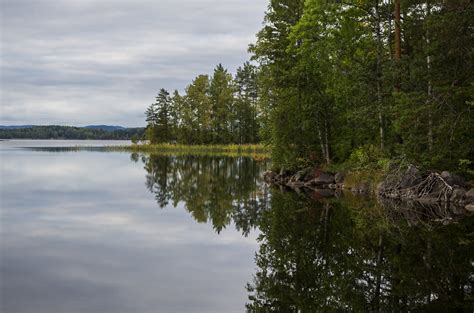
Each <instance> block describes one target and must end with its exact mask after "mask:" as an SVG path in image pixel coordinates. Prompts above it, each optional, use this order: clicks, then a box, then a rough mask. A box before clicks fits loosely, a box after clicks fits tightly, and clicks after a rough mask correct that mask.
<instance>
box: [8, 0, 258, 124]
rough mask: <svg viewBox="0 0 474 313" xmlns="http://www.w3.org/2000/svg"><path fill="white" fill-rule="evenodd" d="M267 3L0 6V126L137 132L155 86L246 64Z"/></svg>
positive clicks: (99, 1) (188, 0)
mask: <svg viewBox="0 0 474 313" xmlns="http://www.w3.org/2000/svg"><path fill="white" fill-rule="evenodd" d="M266 5H267V0H114V1H112V0H81V1H74V0H40V1H31V0H3V1H2V2H1V6H2V7H1V12H2V13H1V14H2V16H1V29H2V34H1V42H2V46H1V54H2V55H1V58H2V62H1V68H0V70H1V72H0V73H1V90H2V93H1V95H0V97H1V104H2V111H1V118H0V124H68V125H84V124H96V123H97V124H102V123H107V124H121V125H125V126H141V125H143V124H144V121H143V111H144V110H145V108H146V107H147V106H148V105H149V104H150V103H151V102H152V101H153V99H154V96H155V94H156V92H157V91H158V90H159V88H161V87H164V88H167V89H169V90H173V89H178V90H183V89H184V88H185V86H186V85H187V84H188V83H189V82H190V81H191V80H192V79H193V78H194V77H195V76H196V75H198V74H201V73H211V72H212V70H213V68H214V67H215V65H216V64H217V63H222V64H224V65H225V66H226V67H228V68H229V69H230V70H231V71H235V69H236V68H237V67H238V66H239V65H240V64H241V63H243V62H244V61H246V60H247V59H248V54H247V46H248V44H249V43H251V42H252V41H254V35H255V33H256V32H257V31H258V29H259V28H260V27H261V22H262V20H263V14H264V11H265V9H266Z"/></svg>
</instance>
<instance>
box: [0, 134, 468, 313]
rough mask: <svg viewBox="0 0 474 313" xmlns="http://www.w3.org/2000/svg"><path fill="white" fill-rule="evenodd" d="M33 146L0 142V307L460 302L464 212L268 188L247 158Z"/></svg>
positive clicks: (321, 308) (403, 307)
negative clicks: (164, 154)
mask: <svg viewBox="0 0 474 313" xmlns="http://www.w3.org/2000/svg"><path fill="white" fill-rule="evenodd" d="M66 144H67V145H76V144H77V143H70V142H68V143H66ZM35 145H37V146H41V147H40V149H20V148H18V146H29V147H32V146H35ZM63 145H64V144H63ZM45 146H50V145H49V144H48V143H41V144H35V143H34V142H33V143H28V145H26V144H25V142H21V143H18V142H9V143H1V144H0V147H1V150H0V153H1V185H0V188H1V230H0V231H1V250H0V251H1V255H0V256H1V259H0V260H1V262H0V271H1V272H0V273H1V276H0V279H1V281H0V282H1V286H0V288H1V289H0V295H1V305H0V312H2V313H16V312H21V313H29V312H34V313H41V312H45V313H46V312H47V313H56V312H58V313H59V312H71V313H75V312H97V313H99V312H104V313H106V312H116V313H134V312H145V313H148V312H244V311H246V310H248V311H251V312H340V311H342V312H377V311H379V312H408V311H418V312H452V311H454V312H456V311H458V312H472V310H473V300H474V299H473V284H474V219H473V217H463V216H461V215H456V214H454V213H451V212H450V211H443V210H441V209H440V208H435V209H433V208H408V207H407V208H405V207H403V206H400V205H392V206H387V207H380V206H379V205H377V204H376V203H375V202H374V201H370V200H367V199H361V198H357V197H351V196H345V197H342V198H322V194H321V193H313V194H311V195H309V196H308V195H298V194H295V193H289V192H285V191H281V190H279V189H272V188H268V187H266V186H265V185H264V184H263V183H262V179H261V176H262V173H263V171H264V170H265V169H266V167H268V164H267V163H266V161H256V160H253V159H251V158H243V157H235V158H232V157H215V156H199V157H197V156H179V157H178V156H163V155H161V156H159V155H151V156H150V155H138V154H129V153H117V152H108V153H106V152H100V151H80V152H61V151H63V149H57V148H54V149H48V148H47V149H45V148H44V147H45ZM55 146H61V145H57V144H55ZM311 198H312V199H311Z"/></svg>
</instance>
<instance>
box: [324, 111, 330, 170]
mask: <svg viewBox="0 0 474 313" xmlns="http://www.w3.org/2000/svg"><path fill="white" fill-rule="evenodd" d="M324 150H325V151H326V163H327V164H330V163H331V153H330V150H329V127H328V121H327V119H324Z"/></svg>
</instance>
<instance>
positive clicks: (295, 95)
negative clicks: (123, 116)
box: [146, 0, 474, 169]
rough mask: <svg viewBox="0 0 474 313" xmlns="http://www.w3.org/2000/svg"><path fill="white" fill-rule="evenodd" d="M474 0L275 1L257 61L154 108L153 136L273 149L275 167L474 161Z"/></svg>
mask: <svg viewBox="0 0 474 313" xmlns="http://www.w3.org/2000/svg"><path fill="white" fill-rule="evenodd" d="M473 21H474V4H473V3H472V1H469V0H452V1H444V0H443V1H441V0H429V1H421V0H357V1H356V0H354V1H332V2H331V1H322V0H307V1H304V0H271V1H270V2H269V4H268V9H267V11H266V13H265V18H264V21H263V26H262V29H261V30H260V31H259V32H258V33H257V39H256V42H255V43H253V44H250V46H249V52H250V53H251V59H250V60H249V61H248V62H246V63H245V64H244V65H243V66H242V67H240V68H239V69H237V71H236V74H235V75H234V76H233V75H232V74H231V73H229V71H228V70H226V69H225V68H224V67H223V66H222V65H218V66H217V67H216V68H215V70H214V73H213V75H211V76H209V75H199V76H198V77H196V78H195V79H194V80H193V81H192V82H191V84H189V86H188V87H187V88H186V89H185V93H184V94H183V95H181V94H180V93H179V92H178V91H174V93H173V94H172V95H170V94H169V93H168V91H166V90H164V89H161V90H160V92H159V94H158V96H157V98H156V102H155V103H153V104H152V105H151V106H150V107H149V108H148V109H147V111H146V117H147V123H148V125H147V130H146V138H147V139H148V140H150V142H151V143H160V142H178V143H183V144H229V143H233V144H244V143H256V142H261V143H263V144H265V145H267V146H269V147H270V148H271V151H272V160H273V162H274V164H275V165H276V166H281V167H283V168H287V169H293V168H297V167H301V166H303V165H308V164H341V163H344V162H347V161H348V160H351V159H354V158H357V157H360V156H361V155H362V156H363V157H364V158H373V159H397V158H403V159H406V160H409V161H410V162H413V163H415V164H417V165H419V166H422V167H424V168H443V169H459V168H460V167H464V168H466V167H470V168H471V169H472V166H473V163H472V160H474V149H473V147H474V140H473V135H472V134H473V133H474V117H473V108H474V102H473V93H474V82H473V75H472V73H474V68H473V62H472V58H473V51H474V50H473V43H474V40H473V38H472V37H473Z"/></svg>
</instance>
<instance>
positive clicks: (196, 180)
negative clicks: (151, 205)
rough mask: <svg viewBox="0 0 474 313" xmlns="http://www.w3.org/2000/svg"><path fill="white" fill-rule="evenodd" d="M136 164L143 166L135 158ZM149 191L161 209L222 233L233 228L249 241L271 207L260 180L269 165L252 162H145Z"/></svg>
mask: <svg viewBox="0 0 474 313" xmlns="http://www.w3.org/2000/svg"><path fill="white" fill-rule="evenodd" d="M131 158H132V160H135V161H137V160H139V159H140V157H139V156H138V155H132V156H131ZM142 161H143V162H144V164H145V170H146V172H147V175H146V186H147V188H148V189H149V190H150V191H151V192H152V193H153V194H154V195H155V199H156V201H157V203H158V205H159V206H160V207H162V208H163V207H165V206H168V205H172V206H175V207H176V206H177V205H178V203H183V204H184V206H185V208H186V209H187V210H188V211H189V212H190V213H191V214H192V216H193V217H194V219H195V220H196V221H198V222H200V223H206V222H208V221H209V222H211V223H212V225H213V227H214V229H215V230H216V231H217V232H220V231H221V230H222V229H223V228H225V227H226V226H227V225H229V224H230V223H231V222H234V224H235V225H236V227H237V229H238V230H239V231H241V232H242V233H243V234H245V235H247V234H248V233H249V231H250V230H251V229H252V228H253V227H255V225H256V224H257V221H258V217H259V212H260V211H262V210H263V209H264V208H265V207H266V205H267V202H268V201H267V191H266V188H265V187H264V186H263V182H262V179H261V176H262V175H261V174H262V172H263V169H264V168H265V161H256V160H254V159H252V158H249V157H220V156H219V157H217V156H189V155H188V156H165V155H153V154H152V155H149V156H143V157H142Z"/></svg>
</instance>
